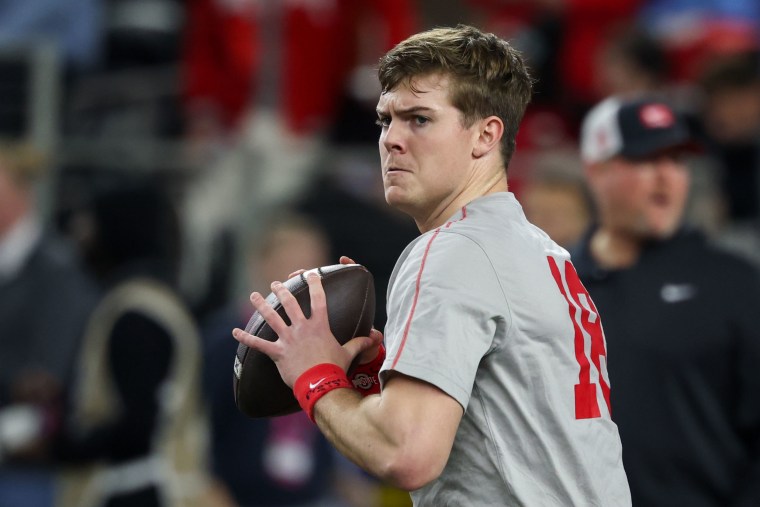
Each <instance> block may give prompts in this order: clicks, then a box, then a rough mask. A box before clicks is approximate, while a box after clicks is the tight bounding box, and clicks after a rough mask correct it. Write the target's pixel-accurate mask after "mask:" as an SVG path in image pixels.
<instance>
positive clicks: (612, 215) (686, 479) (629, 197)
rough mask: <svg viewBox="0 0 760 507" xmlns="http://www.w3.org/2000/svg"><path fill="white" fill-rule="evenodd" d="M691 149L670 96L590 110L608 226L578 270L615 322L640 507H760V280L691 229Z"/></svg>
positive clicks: (586, 142)
mask: <svg viewBox="0 0 760 507" xmlns="http://www.w3.org/2000/svg"><path fill="white" fill-rule="evenodd" d="M689 141H690V136H689V130H688V128H687V124H686V121H685V120H684V118H683V117H682V116H681V115H679V114H678V113H677V112H676V111H674V110H673V109H672V108H671V107H670V106H669V105H667V104H665V103H662V102H660V101H658V100H653V99H647V98H642V99H638V100H625V101H623V100H618V99H614V98H613V99H608V100H607V101H604V102H602V103H601V104H599V105H598V106H597V107H595V108H594V109H593V110H592V111H591V112H590V113H589V115H588V116H587V118H586V120H585V122H584V125H583V129H582V136H581V152H582V157H583V159H584V163H585V166H586V175H587V178H588V182H589V185H590V188H591V192H592V195H593V198H594V201H595V202H596V205H597V210H598V224H597V225H596V226H595V227H593V228H592V229H591V230H590V231H589V232H588V233H587V235H586V236H585V238H584V240H582V242H581V244H580V245H579V247H578V248H577V250H576V251H574V252H573V260H574V262H575V264H576V266H577V267H578V274H579V275H580V277H581V280H582V281H583V283H584V284H585V285H586V287H587V288H588V290H589V292H590V293H591V295H592V296H593V298H594V302H595V303H596V304H597V307H598V308H599V311H600V313H601V314H602V315H604V327H605V332H606V333H605V334H606V335H607V337H608V338H609V341H608V345H609V353H610V357H612V358H613V361H614V368H613V369H612V371H611V373H610V375H611V380H612V382H613V384H614V385H615V396H614V397H613V399H612V409H613V413H614V414H615V421H616V422H617V423H618V425H619V426H620V436H621V439H622V441H623V446H624V449H625V454H624V455H623V456H624V463H625V468H626V472H627V474H628V477H629V479H630V485H631V493H632V496H633V503H634V505H647V506H653V507H656V506H666V505H667V506H671V505H689V506H695V507H696V506H700V507H707V506H713V507H718V506H725V505H732V506H739V505H742V506H744V505H746V506H749V505H760V397H758V392H760V374H758V365H760V328H758V326H757V315H758V306H757V305H758V301H760V281H759V279H758V275H757V273H756V272H755V271H754V270H753V269H752V268H751V267H750V265H748V264H746V263H745V262H743V261H740V260H739V259H738V258H735V257H733V256H731V255H729V254H727V253H723V252H721V251H719V250H717V249H715V248H712V247H711V246H710V245H709V244H708V243H707V241H706V240H705V238H704V237H703V235H702V234H700V233H698V232H697V231H694V230H691V229H690V228H688V227H686V226H684V225H683V224H682V215H683V212H684V207H685V205H686V201H687V197H688V192H689V182H690V174H689V170H688V169H687V166H686V164H685V162H684V159H683V158H684V157H683V155H684V151H685V148H686V147H687V146H688V144H687V143H689Z"/></svg>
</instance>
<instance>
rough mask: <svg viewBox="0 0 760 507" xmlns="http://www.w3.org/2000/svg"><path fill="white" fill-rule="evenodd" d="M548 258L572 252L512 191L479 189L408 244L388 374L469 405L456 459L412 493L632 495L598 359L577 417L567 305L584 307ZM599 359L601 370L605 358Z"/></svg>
mask: <svg viewBox="0 0 760 507" xmlns="http://www.w3.org/2000/svg"><path fill="white" fill-rule="evenodd" d="M548 257H551V258H552V259H554V261H555V262H556V263H557V264H558V265H561V266H565V261H566V260H568V259H569V256H568V253H567V252H566V251H565V250H564V249H562V248H561V247H559V246H558V245H557V244H556V243H554V242H553V241H551V240H550V239H549V238H548V236H547V235H546V234H544V233H543V232H542V231H541V230H539V229H538V228H536V227H534V226H532V225H531V224H529V223H528V222H527V220H526V219H525V216H524V214H523V212H522V209H521V207H520V205H519V204H518V203H517V201H516V200H515V198H514V196H513V195H512V194H511V193H497V194H492V195H489V196H486V197H481V198H479V199H477V200H475V201H473V202H471V203H470V204H469V205H467V206H466V207H465V208H463V210H462V211H461V212H459V213H457V214H456V215H455V216H454V217H452V218H451V219H450V221H449V222H448V223H447V224H445V225H444V226H442V227H440V228H439V229H436V230H434V231H429V232H428V233H426V234H423V235H422V236H421V237H420V238H418V239H417V240H415V241H414V242H413V243H412V244H411V245H410V246H409V247H408V248H407V249H406V250H405V251H404V253H403V254H402V255H401V257H400V259H399V261H398V264H397V265H396V268H395V269H394V272H393V275H392V278H391V283H390V287H389V291H388V301H389V306H388V309H389V312H388V313H389V319H388V323H387V325H386V328H385V339H386V345H387V348H388V356H387V359H386V362H385V364H384V365H383V374H381V380H382V381H383V382H384V381H385V380H386V376H385V375H386V373H387V371H388V370H390V369H393V370H396V371H398V372H401V373H403V374H405V375H409V376H412V377H415V378H418V379H421V380H424V381H427V382H429V383H431V384H433V385H435V386H437V387H438V388H440V389H441V390H443V391H444V392H446V393H447V394H449V395H450V396H452V397H453V398H454V399H456V400H457V401H458V402H459V403H460V404H461V405H462V406H463V407H465V414H464V417H463V419H462V422H461V424H460V427H459V429H458V432H457V435H456V438H455V441H454V446H453V449H452V452H451V456H450V458H449V461H448V464H447V465H446V467H445V469H444V471H443V473H442V475H441V476H440V477H439V478H438V479H437V480H436V481H434V482H433V483H431V484H429V485H427V486H425V487H424V488H422V489H420V490H418V491H415V492H412V498H413V500H414V504H415V505H416V506H435V507H440V506H449V505H450V506H461V505H468V506H484V507H485V506H494V505H500V506H511V505H529V506H549V505H551V506H563V507H565V506H568V505H578V506H580V505H595V506H604V507H611V506H627V505H630V494H629V491H628V484H627V480H626V477H625V472H624V470H623V466H622V459H621V445H620V439H619V436H618V431H617V426H616V425H615V424H614V423H613V422H612V420H611V419H610V417H609V411H608V409H607V405H606V401H605V399H604V397H603V394H602V390H601V389H600V387H599V385H600V382H599V375H600V372H599V370H598V369H596V368H595V367H594V365H593V362H592V363H591V382H593V383H595V384H596V397H597V399H596V401H597V404H598V406H599V407H600V417H595V418H589V419H576V412H575V409H576V402H575V395H574V393H575V384H577V383H578V382H579V380H578V379H579V369H580V366H579V361H578V359H576V355H575V354H576V353H575V327H574V325H573V321H572V320H571V317H570V315H571V313H570V312H569V309H571V308H575V309H576V310H577V311H576V317H575V318H576V319H580V318H581V317H580V315H581V312H580V310H579V309H578V307H571V306H570V305H569V303H568V301H567V300H566V299H565V297H564V296H563V295H562V292H561V291H560V288H559V286H558V284H557V282H556V281H555V278H554V277H553V276H552V272H551V270H550V267H549V260H548ZM563 289H564V290H566V291H567V286H564V287H563ZM589 315H591V317H590V318H591V319H593V318H595V317H596V315H595V314H593V313H591V314H589ZM577 322H579V324H580V321H579V320H577ZM585 338H586V354H587V355H588V351H589V346H588V343H589V342H590V339H589V338H588V336H586V337H585ZM601 370H602V372H601V375H602V378H603V379H605V380H606V379H607V378H608V377H607V373H606V361H605V358H604V357H602V358H601Z"/></svg>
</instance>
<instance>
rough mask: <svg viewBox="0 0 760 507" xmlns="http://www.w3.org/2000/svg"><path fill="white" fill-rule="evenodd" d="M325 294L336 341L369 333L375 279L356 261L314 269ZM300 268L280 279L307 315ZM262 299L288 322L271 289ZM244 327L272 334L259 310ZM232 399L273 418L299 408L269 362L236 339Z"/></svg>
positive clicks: (252, 414) (250, 411) (247, 410)
mask: <svg viewBox="0 0 760 507" xmlns="http://www.w3.org/2000/svg"><path fill="white" fill-rule="evenodd" d="M316 271H317V272H318V273H319V275H320V276H321V277H322V286H323V287H324V290H325V296H326V298H327V314H328V315H327V317H328V321H329V323H330V330H331V331H332V333H333V335H335V338H336V339H337V340H338V342H339V343H340V344H341V345H343V344H344V343H346V342H347V341H349V340H350V339H351V338H354V337H356V336H369V332H370V330H371V329H372V323H373V321H374V318H375V283H374V279H373V278H372V274H371V273H370V272H369V271H368V270H367V268H365V267H364V266H361V265H359V264H335V265H332V266H324V267H321V268H317V269H316ZM306 274H307V273H303V274H301V275H298V276H294V277H293V278H291V279H289V280H287V281H286V282H283V285H285V287H287V289H288V290H289V291H290V292H291V293H292V294H293V296H295V298H296V301H298V304H299V305H300V306H301V309H302V310H303V312H304V315H306V316H307V317H309V316H310V315H311V300H310V298H309V286H308V285H307V283H306V277H305V275H306ZM267 301H268V302H269V303H270V304H271V305H272V307H273V308H274V309H275V310H276V311H277V313H278V314H279V315H280V316H281V317H283V320H285V323H286V324H290V320H289V319H288V316H287V314H286V313H285V309H284V308H283V307H282V304H281V303H280V301H279V299H278V298H277V296H275V295H274V293H272V294H269V296H267ZM245 330H246V332H248V333H250V334H252V335H255V336H258V337H259V338H263V339H265V340H269V341H276V340H277V334H276V333H275V332H274V331H272V328H271V327H269V324H267V323H266V321H265V320H264V318H263V317H262V316H261V315H260V314H259V312H254V314H253V315H252V316H251V319H250V320H249V321H248V325H247V326H246V327H245ZM233 386H234V390H235V403H236V404H237V406H238V408H239V409H240V411H241V412H243V413H244V414H246V415H248V416H249V417H256V418H258V417H274V416H280V415H286V414H292V413H293V412H297V411H299V410H301V407H300V406H299V405H298V401H296V398H295V396H293V391H292V390H291V389H290V388H289V387H288V386H287V385H286V384H285V382H283V381H282V377H280V372H279V371H278V370H277V366H276V365H275V364H274V361H272V360H271V359H269V357H267V356H266V355H265V354H262V353H261V352H258V351H256V350H253V349H251V348H249V347H248V346H246V345H243V344H242V343H241V344H240V346H238V349H237V354H236V355H235V368H234V377H233Z"/></svg>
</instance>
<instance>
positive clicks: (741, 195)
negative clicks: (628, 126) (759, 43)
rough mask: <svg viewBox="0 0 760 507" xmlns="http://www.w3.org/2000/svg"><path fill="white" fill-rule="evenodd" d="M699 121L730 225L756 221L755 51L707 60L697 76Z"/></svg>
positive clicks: (758, 86) (759, 188)
mask: <svg viewBox="0 0 760 507" xmlns="http://www.w3.org/2000/svg"><path fill="white" fill-rule="evenodd" d="M699 84H700V88H701V89H702V91H703V94H704V98H703V105H702V110H701V120H702V125H703V127H704V133H705V136H706V139H707V143H708V146H707V147H708V150H709V151H710V153H711V154H712V155H713V156H714V157H716V158H717V160H718V162H719V165H720V170H721V173H722V175H723V178H722V187H723V191H724V193H725V195H726V199H727V201H728V202H727V204H728V210H727V211H728V219H729V220H730V221H736V222H741V221H746V220H758V219H759V218H760V205H758V200H759V197H760V196H759V195H758V194H759V193H760V53H757V52H750V53H744V54H741V55H735V56H733V57H731V58H720V59H716V60H715V61H713V62H711V64H709V65H708V66H707V68H706V69H705V71H704V73H703V74H702V76H701V78H700V81H699Z"/></svg>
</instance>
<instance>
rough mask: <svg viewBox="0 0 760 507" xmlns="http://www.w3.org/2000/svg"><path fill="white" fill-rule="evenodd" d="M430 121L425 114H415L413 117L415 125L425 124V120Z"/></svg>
mask: <svg viewBox="0 0 760 507" xmlns="http://www.w3.org/2000/svg"><path fill="white" fill-rule="evenodd" d="M429 121H430V118H427V117H425V116H415V117H414V123H415V125H419V126H421V125H425V124H426V123H427V122H429Z"/></svg>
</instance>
